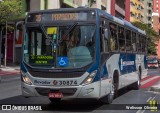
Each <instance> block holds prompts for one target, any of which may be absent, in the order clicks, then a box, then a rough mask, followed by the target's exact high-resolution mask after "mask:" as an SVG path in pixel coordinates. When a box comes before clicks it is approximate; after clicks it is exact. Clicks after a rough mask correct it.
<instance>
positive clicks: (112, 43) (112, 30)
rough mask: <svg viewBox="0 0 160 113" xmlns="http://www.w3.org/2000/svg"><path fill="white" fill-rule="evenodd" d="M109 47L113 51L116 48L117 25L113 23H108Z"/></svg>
mask: <svg viewBox="0 0 160 113" xmlns="http://www.w3.org/2000/svg"><path fill="white" fill-rule="evenodd" d="M110 34H111V36H110V48H111V51H115V50H117V48H118V43H117V27H116V25H115V24H112V23H110Z"/></svg>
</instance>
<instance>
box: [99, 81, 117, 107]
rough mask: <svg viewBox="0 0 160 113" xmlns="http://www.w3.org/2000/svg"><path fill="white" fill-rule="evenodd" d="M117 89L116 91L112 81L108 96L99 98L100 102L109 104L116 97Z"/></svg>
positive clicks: (115, 84)
mask: <svg viewBox="0 0 160 113" xmlns="http://www.w3.org/2000/svg"><path fill="white" fill-rule="evenodd" d="M117 89H118V88H117V83H115V82H114V81H112V86H111V90H110V93H109V94H108V95H106V96H105V97H103V98H101V99H100V101H101V102H102V103H103V104H111V103H112V101H113V99H114V98H115V97H116V96H117V95H118V90H117Z"/></svg>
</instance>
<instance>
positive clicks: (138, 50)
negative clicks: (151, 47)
mask: <svg viewBox="0 0 160 113" xmlns="http://www.w3.org/2000/svg"><path fill="white" fill-rule="evenodd" d="M140 38H141V37H140V34H138V37H137V39H136V42H137V52H141V44H140V42H141V39H140Z"/></svg>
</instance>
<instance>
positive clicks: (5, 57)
mask: <svg viewBox="0 0 160 113" xmlns="http://www.w3.org/2000/svg"><path fill="white" fill-rule="evenodd" d="M6 64H7V20H6V37H5V52H4V67H6Z"/></svg>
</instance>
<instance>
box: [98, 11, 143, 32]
mask: <svg viewBox="0 0 160 113" xmlns="http://www.w3.org/2000/svg"><path fill="white" fill-rule="evenodd" d="M97 10H99V9H97ZM99 12H100V13H101V14H102V15H103V16H105V17H106V18H107V19H109V20H111V21H115V22H116V23H119V24H121V25H124V26H126V27H129V28H131V29H132V30H134V31H136V32H139V33H141V34H143V35H146V31H145V30H141V29H139V28H137V27H135V26H134V25H133V24H131V23H130V22H128V21H126V20H124V19H120V18H117V17H115V16H112V15H111V14H108V13H106V12H105V11H102V10H99Z"/></svg>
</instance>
